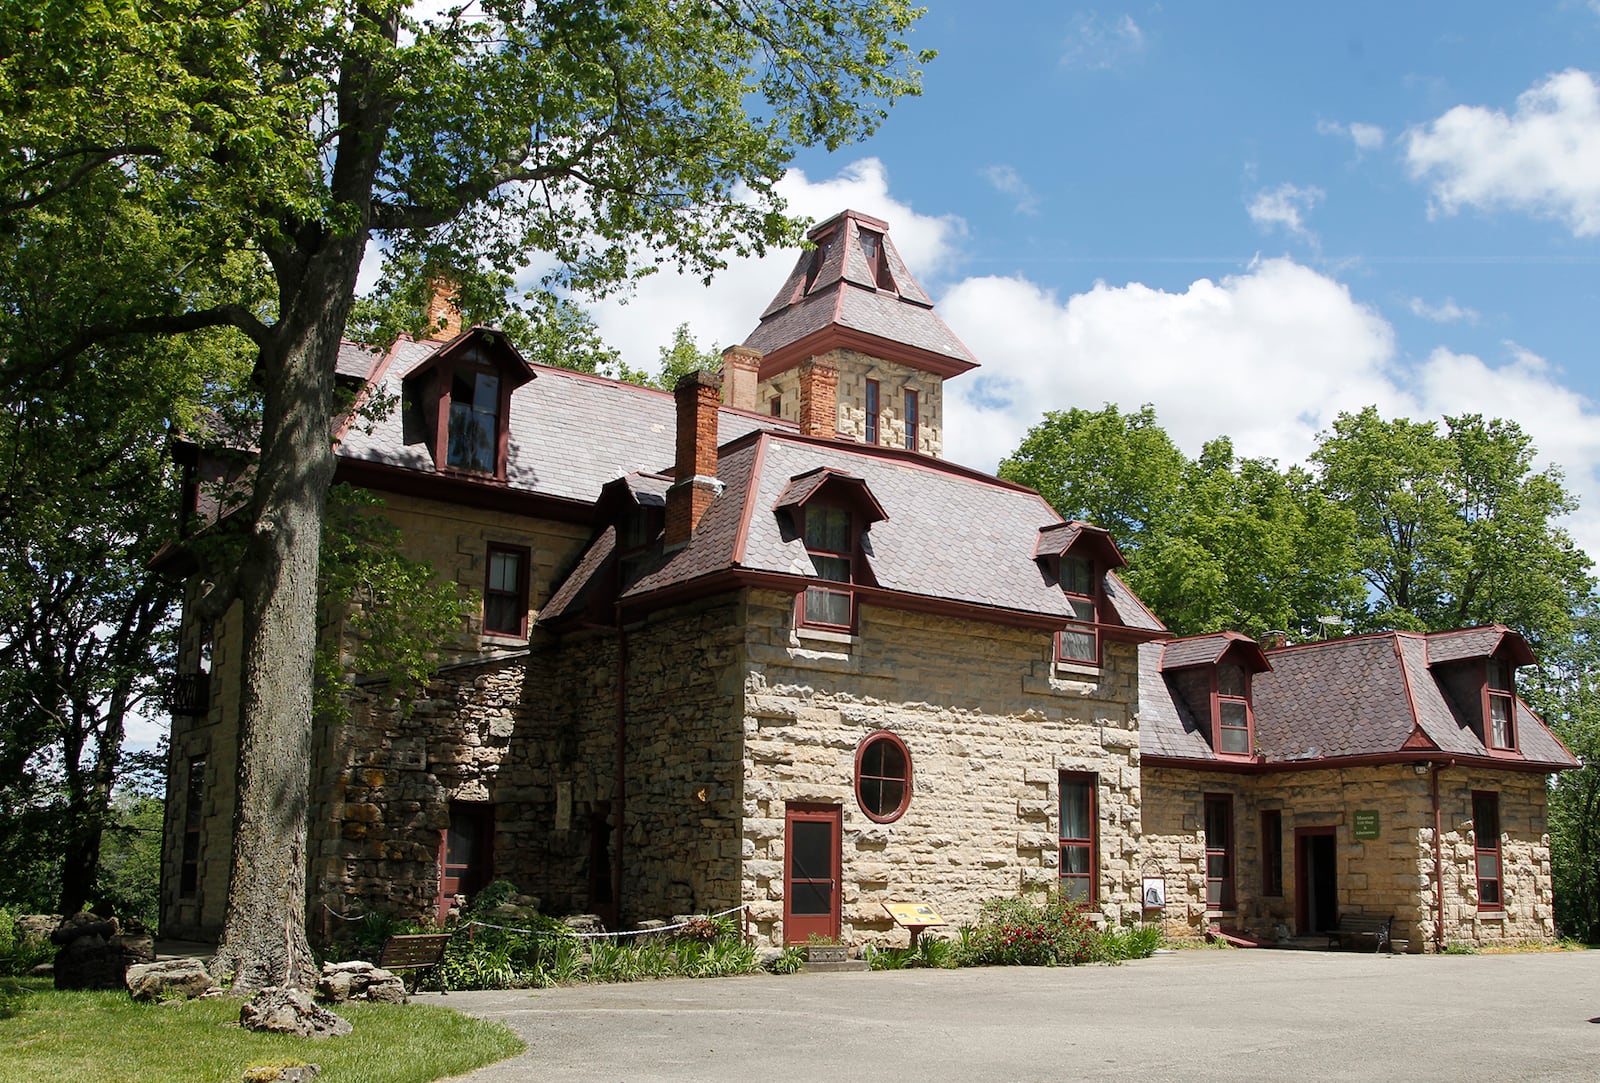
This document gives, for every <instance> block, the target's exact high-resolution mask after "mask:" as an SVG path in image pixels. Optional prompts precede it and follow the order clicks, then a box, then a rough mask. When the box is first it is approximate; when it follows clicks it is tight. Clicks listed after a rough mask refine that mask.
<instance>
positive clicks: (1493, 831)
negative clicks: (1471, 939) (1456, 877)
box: [1472, 790, 1505, 910]
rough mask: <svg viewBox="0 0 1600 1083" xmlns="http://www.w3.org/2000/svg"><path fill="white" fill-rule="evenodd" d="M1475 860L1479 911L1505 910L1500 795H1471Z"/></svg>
mask: <svg viewBox="0 0 1600 1083" xmlns="http://www.w3.org/2000/svg"><path fill="white" fill-rule="evenodd" d="M1472 852H1473V853H1472V856H1473V864H1474V866H1475V869H1476V872H1477V878H1478V909H1479V910H1504V909H1505V896H1504V895H1503V893H1502V891H1501V887H1502V869H1501V864H1500V795H1499V794H1498V793H1495V792H1493V791H1492V790H1473V791H1472Z"/></svg>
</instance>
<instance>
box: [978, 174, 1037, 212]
mask: <svg viewBox="0 0 1600 1083" xmlns="http://www.w3.org/2000/svg"><path fill="white" fill-rule="evenodd" d="M979 172H980V173H981V174H982V175H983V179H984V180H986V181H988V182H989V185H990V187H992V188H993V189H994V190H995V191H997V192H999V193H1000V194H1001V195H1003V196H1010V197H1011V202H1012V205H1013V206H1014V207H1015V208H1016V210H1017V213H1018V214H1038V213H1039V197H1038V196H1037V195H1035V194H1034V191H1033V188H1032V186H1030V185H1029V184H1028V182H1027V181H1025V180H1023V179H1022V174H1020V173H1018V172H1017V171H1016V170H1015V169H1013V168H1012V167H1011V166H1008V165H991V166H985V167H984V168H983V169H981V170H979Z"/></svg>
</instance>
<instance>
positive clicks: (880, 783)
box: [856, 730, 911, 824]
mask: <svg viewBox="0 0 1600 1083" xmlns="http://www.w3.org/2000/svg"><path fill="white" fill-rule="evenodd" d="M856 801H857V802H859V803H860V805H861V811H862V812H864V813H866V814H867V819H869V820H872V821H874V822H876V823H880V824H887V823H893V822H894V821H895V820H898V819H899V818H900V817H901V816H902V815H904V813H905V811H906V808H907V807H909V806H910V804H911V753H910V751H909V750H908V749H907V748H906V745H905V742H904V741H902V740H900V738H898V737H896V736H895V735H894V734H892V733H890V732H889V731H888V730H879V731H878V732H877V733H874V734H872V735H871V736H869V737H868V738H867V739H866V740H865V741H862V742H861V746H860V747H859V748H857V749H856Z"/></svg>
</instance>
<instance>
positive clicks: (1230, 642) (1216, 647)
mask: <svg viewBox="0 0 1600 1083" xmlns="http://www.w3.org/2000/svg"><path fill="white" fill-rule="evenodd" d="M1236 644H1245V645H1247V646H1248V647H1249V648H1251V653H1252V654H1257V653H1259V652H1260V648H1259V647H1257V646H1256V641H1255V640H1253V639H1251V638H1250V637H1249V636H1246V635H1240V634H1239V633H1238V632H1215V633H1213V634H1211V635H1203V636H1188V637H1185V638H1183V639H1175V640H1173V641H1172V642H1170V643H1168V644H1167V649H1166V652H1165V653H1164V654H1162V656H1161V668H1162V669H1163V670H1173V669H1183V668H1184V667H1185V666H1206V665H1211V666H1214V665H1216V664H1217V663H1218V662H1220V661H1221V660H1222V656H1223V655H1224V654H1226V653H1227V652H1228V650H1229V648H1231V647H1233V646H1235V645H1236ZM1263 660H1264V659H1263Z"/></svg>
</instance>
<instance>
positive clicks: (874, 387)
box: [867, 380, 878, 444]
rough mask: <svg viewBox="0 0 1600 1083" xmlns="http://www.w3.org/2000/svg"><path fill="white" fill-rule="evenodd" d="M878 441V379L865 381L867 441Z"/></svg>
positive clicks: (870, 442)
mask: <svg viewBox="0 0 1600 1083" xmlns="http://www.w3.org/2000/svg"><path fill="white" fill-rule="evenodd" d="M877 442H878V381H877V380H868V381H867V443H869V444H876V443H877Z"/></svg>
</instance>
